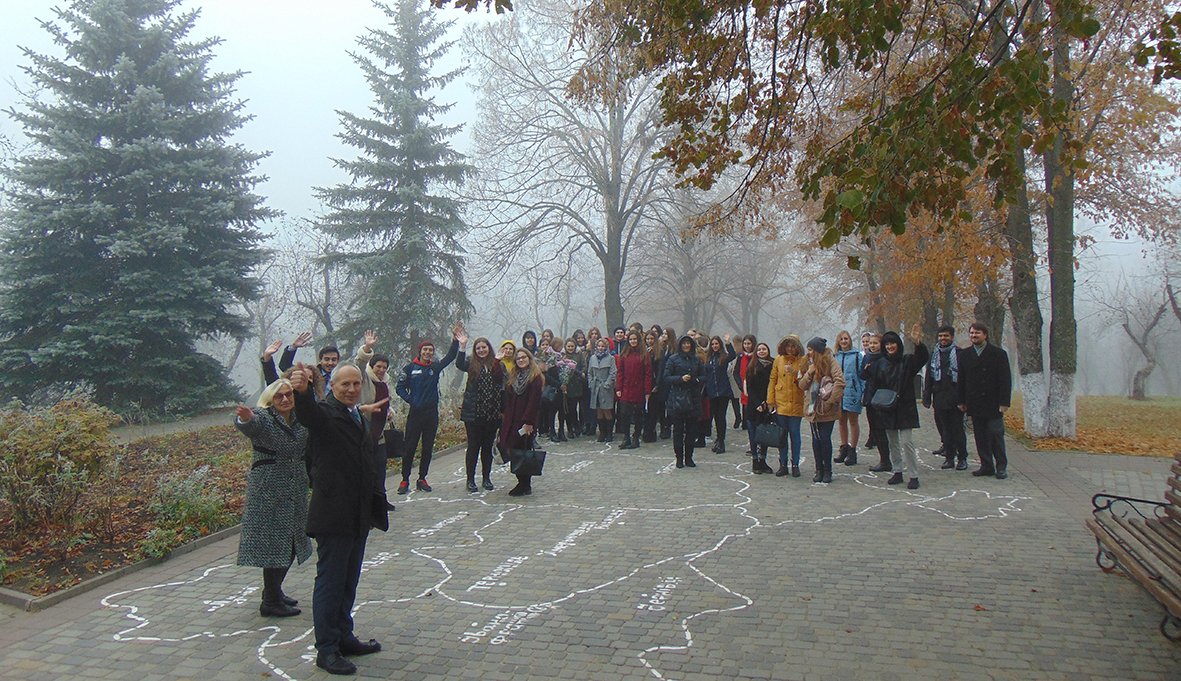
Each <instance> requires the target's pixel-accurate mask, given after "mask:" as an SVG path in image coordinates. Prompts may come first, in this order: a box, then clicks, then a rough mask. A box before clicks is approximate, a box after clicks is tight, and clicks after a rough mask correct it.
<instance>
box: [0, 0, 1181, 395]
mask: <svg viewBox="0 0 1181 681" xmlns="http://www.w3.org/2000/svg"><path fill="white" fill-rule="evenodd" d="M57 4H59V3H57V2H50V1H48V0H24V1H22V2H8V3H4V5H3V7H2V8H0V76H2V78H0V109H4V110H7V109H9V108H12V107H19V106H20V103H21V101H22V95H21V93H22V92H24V91H26V90H27V88H28V82H27V80H26V78H25V75H24V74H23V73H22V72H21V70H20V68H19V67H20V65H21V64H23V63H25V62H26V61H27V60H26V59H25V57H24V56H23V55H22V54H21V52H20V49H19V47H18V46H20V47H26V48H29V49H31V50H33V51H36V52H48V53H55V52H54V45H53V44H52V41H51V40H50V36H49V34H48V33H47V32H46V31H44V30H43V29H42V28H41V27H40V26H39V25H38V24H37V19H52V18H53V15H52V8H53V7H54V6H55V5H57ZM182 7H184V8H195V7H200V9H201V17H200V19H199V20H198V23H197V30H198V31H199V32H200V34H201V35H211V36H219V37H220V38H221V39H223V41H224V42H223V43H222V44H221V45H220V46H218V47H216V48H215V50H214V53H215V55H216V60H215V62H214V66H215V68H216V69H217V70H221V71H236V70H241V71H244V72H245V73H246V75H245V76H244V77H243V78H242V79H241V80H240V81H239V82H238V84H237V93H238V96H239V97H240V98H241V99H244V100H246V101H247V102H248V105H247V110H248V112H249V113H250V114H251V115H252V116H253V117H254V118H253V120H252V121H250V122H249V123H248V124H247V125H246V126H245V127H243V128H242V129H241V130H240V131H239V133H238V135H237V141H239V142H241V143H242V144H243V145H245V146H246V147H247V148H249V149H251V150H256V151H268V152H269V153H270V156H269V157H268V158H266V159H264V160H263V161H262V162H261V164H260V166H259V173H260V174H262V175H265V176H267V178H268V179H267V181H266V182H265V183H264V184H262V185H260V187H259V188H258V191H259V193H261V194H262V195H264V196H265V197H266V198H267V202H268V205H269V206H270V207H272V208H274V209H277V210H279V211H281V212H282V213H283V215H284V217H283V218H282V219H279V220H276V221H274V222H272V223H271V224H268V225H266V226H265V229H266V230H267V231H268V232H270V233H273V234H276V235H279V232H281V231H283V230H285V229H286V227H285V225H289V224H291V221H293V220H298V219H301V218H311V217H314V216H315V215H317V214H318V213H319V211H320V210H321V207H320V206H319V205H318V203H317V201H316V199H315V197H314V196H313V193H312V189H313V188H314V187H327V186H330V185H333V184H335V183H339V182H342V181H346V180H347V178H346V177H345V175H344V174H343V173H342V172H341V171H340V170H338V169H336V168H334V166H333V163H332V161H331V159H332V158H333V157H340V158H351V157H352V156H354V155H355V151H354V150H353V149H351V148H349V147H346V146H345V145H343V144H342V143H341V142H340V141H339V140H338V139H337V138H336V134H337V133H338V131H339V123H338V118H337V114H336V113H335V112H336V110H347V111H353V112H364V111H365V110H366V108H367V107H368V106H369V105H370V103H371V93H370V91H369V90H368V88H367V87H366V84H365V82H364V80H363V78H362V76H361V73H360V72H359V70H358V69H357V68H356V66H355V65H354V64H353V62H352V60H351V59H350V57H349V56H348V51H349V50H352V49H355V46H356V38H357V36H358V35H359V34H360V33H362V32H363V31H364V30H365V29H366V28H367V27H369V26H374V25H378V24H380V23H381V22H382V21H383V16H382V15H381V13H380V12H379V11H377V10H376V9H374V8H373V7H372V5H371V4H370V3H368V2H362V1H360V0H344V1H340V2H335V3H326V2H323V1H322V0H283V1H282V2H280V1H277V0H252V1H250V2H241V1H240V0H209V1H207V2H203V3H194V2H188V3H185V4H184V5H182ZM440 12H441V15H442V16H444V17H446V18H447V19H455V20H457V24H456V26H454V27H453V28H452V31H451V36H452V38H453V39H455V40H457V41H460V40H461V38H462V37H463V31H464V29H465V28H467V27H471V26H480V25H484V24H487V23H489V22H497V21H503V20H504V19H502V18H498V17H495V16H490V15H488V14H487V13H485V12H482V11H481V12H478V13H474V14H470V15H469V14H465V13H463V12H461V11H458V10H442V11H440ZM464 49H465V48H464V45H463V44H462V42H461V43H459V44H457V45H456V46H455V47H453V48H452V50H451V52H450V54H449V55H448V57H447V59H446V61H445V62H444V64H442V65H441V67H440V70H450V69H452V68H456V67H458V66H461V65H473V66H475V64H474V61H473V60H474V57H473V55H472V54H471V53H470V52H466V53H465V51H464ZM474 73H475V71H474V70H473V71H469V72H468V73H466V74H464V75H463V76H461V77H460V78H459V79H457V80H456V81H455V82H454V83H452V84H451V85H450V86H449V87H448V88H447V89H446V90H444V91H443V92H441V93H438V94H437V97H438V99H439V100H440V101H442V102H454V103H456V106H455V107H454V108H453V109H452V110H451V111H449V112H448V113H447V114H446V115H445V116H444V117H443V122H445V123H448V124H452V125H463V126H464V127H463V129H462V130H461V131H460V132H459V134H457V135H456V136H455V137H454V138H453V139H452V144H453V146H454V147H455V148H456V149H457V150H459V151H460V152H462V153H464V154H468V155H470V156H472V157H476V156H478V155H479V153H480V151H481V150H480V149H478V148H477V142H476V140H475V139H474V137H473V128H474V125H475V124H476V123H477V122H478V117H479V115H480V110H479V109H478V96H479V95H478V93H477V92H476V91H475V85H476V80H475V76H474ZM0 135H3V136H4V137H6V138H8V139H9V140H10V141H11V142H12V143H13V144H14V145H15V147H16V149H17V151H18V152H19V150H20V149H21V147H22V145H23V144H24V142H23V137H22V132H21V130H20V128H19V126H18V125H17V124H16V123H14V122H13V121H12V120H11V119H10V118H9V117H8V116H4V117H0ZM485 151H486V150H485ZM465 198H469V199H470V198H472V197H471V196H467V197H465ZM470 210H471V211H472V212H473V215H474V214H475V213H476V212H478V210H479V208H478V206H471V207H470ZM473 222H478V220H477V219H475V218H474V217H473ZM804 227H807V220H806V219H805V218H802V217H798V218H789V219H786V220H785V223H784V225H783V226H782V228H781V238H782V239H789V240H796V241H800V242H801V243H802V242H803V241H805V238H804V237H803V236H802V235H804V234H806V233H807V230H806V229H803V228H804ZM1078 231H1079V232H1080V233H1084V232H1085V233H1090V234H1092V235H1093V236H1095V237H1096V242H1095V243H1094V245H1092V246H1090V247H1089V248H1087V249H1086V250H1085V251H1083V252H1082V253H1080V254H1079V270H1078V282H1079V283H1078V293H1077V296H1076V298H1077V300H1076V304H1077V316H1078V320H1079V372H1078V377H1079V379H1078V388H1079V391H1080V392H1081V393H1090V394H1126V393H1127V392H1128V390H1129V386H1130V382H1131V377H1132V374H1133V373H1134V372H1135V370H1136V369H1137V368H1138V367H1139V366H1141V365H1142V363H1143V359H1142V357H1141V355H1140V353H1139V351H1138V350H1137V349H1136V348H1135V346H1134V345H1133V344H1132V343H1131V342H1130V340H1129V339H1128V338H1127V336H1126V335H1125V333H1124V331H1123V330H1122V328H1121V326H1120V324H1119V322H1118V320H1117V315H1116V314H1115V312H1113V310H1112V303H1113V302H1114V303H1115V307H1117V308H1118V307H1120V306H1121V305H1120V300H1119V299H1120V296H1121V295H1122V294H1121V293H1120V291H1123V292H1125V293H1126V292H1129V291H1145V292H1151V291H1152V290H1154V287H1155V289H1159V285H1160V281H1161V272H1162V271H1163V268H1165V267H1172V268H1173V269H1176V265H1177V263H1176V262H1175V261H1174V259H1173V258H1172V257H1170V256H1167V255H1161V253H1160V252H1159V250H1158V249H1157V247H1156V246H1155V245H1153V244H1147V243H1144V242H1142V241H1139V240H1129V241H1118V240H1115V239H1113V238H1111V237H1110V235H1108V234H1107V233H1106V230H1104V229H1103V227H1102V226H1095V225H1087V224H1085V223H1083V221H1082V219H1081V218H1080V220H1079V225H1078ZM489 234H490V233H489V232H476V233H473V234H472V235H470V236H469V237H468V238H467V241H466V245H467V247H468V250H469V258H468V264H469V269H470V276H469V281H470V282H472V290H471V292H470V293H471V298H472V301H473V304H474V307H475V313H474V315H473V316H472V318H471V319H469V320H467V328H468V330H469V332H470V333H471V335H472V336H473V337H476V336H487V337H489V338H491V339H493V341H494V343H497V342H498V341H499V340H501V339H505V338H508V339H519V338H520V336H521V333H522V331H524V330H525V329H532V330H535V331H538V332H540V331H541V329H542V328H552V329H554V330H555V331H556V332H557V333H559V334H568V333H569V332H571V331H573V330H574V329H575V328H580V329H583V330H585V329H587V328H589V327H590V326H592V325H594V326H599V327H601V328H602V327H605V326H606V324H605V316H604V310H603V287H604V283H603V281H604V279H603V273H602V270H601V268H600V267H599V262H598V261H597V260H595V258H594V257H593V256H592V255H591V254H590V252H589V251H588V250H587V249H575V248H573V247H566V248H563V247H562V246H556V247H555V248H557V251H558V252H557V253H550V252H546V253H544V254H540V252H539V255H544V257H538V258H533V259H530V258H529V257H523V258H521V259H517V260H514V261H513V262H512V267H511V268H510V269H508V270H507V271H502V272H501V273H502V274H504V275H505V276H499V277H490V276H488V271H489V269H490V268H491V269H492V270H494V271H495V270H497V269H498V268H500V264H499V263H498V262H497V259H498V256H497V255H496V244H495V243H494V242H490V236H489ZM279 236H282V235H279ZM489 246H491V248H489ZM280 248H282V246H281V245H280ZM531 248H533V247H531ZM712 248H713V250H711V251H710V253H711V254H712V255H711V256H710V257H714V255H717V254H718V253H720V252H723V251H725V250H727V249H730V248H735V246H734V244H733V242H718V243H717V244H715V245H714V246H713V247H712ZM530 254H531V253H526V254H525V256H529V255H530ZM825 258H826V256H825V254H823V253H816V254H814V255H813V256H811V257H810V261H809V264H804V265H799V264H797V263H795V262H794V261H790V264H789V261H787V260H784V262H785V264H784V266H783V271H782V281H780V282H778V283H775V282H773V283H772V284H771V286H772V287H776V291H777V294H776V295H778V296H779V297H778V298H776V299H775V300H774V302H772V303H769V304H767V305H765V306H763V307H762V310H761V312H760V313H759V314H758V315H757V317H756V318H755V319H754V323H756V324H757V327H758V329H759V336H760V337H761V338H763V339H765V340H771V342H772V345H774V341H775V340H777V339H778V338H780V337H781V336H783V335H785V334H786V333H789V332H790V333H797V334H799V335H801V336H802V337H805V338H806V337H808V336H811V335H820V336H825V337H827V338H829V339H832V338H834V337H835V335H836V332H837V331H838V330H840V329H850V330H854V331H856V330H859V329H862V328H865V327H866V325H867V323H866V321H865V320H864V319H863V318H862V317H863V315H861V314H859V313H858V312H857V311H856V310H845V309H842V307H841V306H839V305H835V304H829V303H827V302H825V301H824V300H823V298H822V297H821V296H818V295H817V292H816V291H815V290H805V289H803V288H802V287H801V286H799V285H798V283H799V281H800V280H807V279H808V278H810V277H814V276H817V275H816V273H817V272H818V271H820V270H819V268H820V266H821V265H822V264H823V261H824V260H825ZM842 260H843V258H842ZM655 267H657V268H658V269H659V267H660V264H659V263H657V264H656V265H655ZM501 269H502V270H503V268H501ZM746 276H748V273H747V272H746V271H745V270H744V269H743V268H742V267H741V266H738V267H737V268H736V269H730V270H729V271H727V272H724V273H723V274H722V276H721V278H720V279H718V280H717V281H718V283H716V284H714V286H716V287H717V290H719V291H720V290H721V288H722V287H723V286H728V284H727V282H729V281H734V280H741V279H742V278H744V277H746ZM842 276H847V277H849V278H851V279H857V278H858V277H860V276H861V275H860V274H859V273H857V272H853V271H847V273H846V274H845V275H842ZM1121 281H1122V282H1125V283H1126V285H1127V288H1125V289H1119V288H1118V286H1117V284H1118V283H1119V282H1121ZM652 286H653V285H652V284H650V283H643V284H640V283H637V280H635V279H634V278H632V279H630V280H629V278H628V277H627V276H625V278H624V286H623V289H624V295H623V302H624V309H625V319H626V320H627V321H640V322H642V323H644V324H645V325H650V324H653V323H660V324H671V325H673V326H675V327H676V328H677V329H678V330H682V331H683V330H684V328H685V325H686V324H687V323H688V324H691V325H693V326H697V327H699V328H701V327H702V326H703V325H704V323H705V322H704V321H703V320H704V319H709V320H711V321H710V325H709V328H703V330H704V331H707V332H709V333H711V334H718V335H721V334H723V333H734V334H739V333H745V332H747V331H749V329H745V328H737V326H738V324H735V323H734V321H732V319H731V318H728V317H727V315H728V314H729V315H730V317H733V316H734V315H733V312H734V309H733V304H732V303H730V302H727V300H728V299H722V298H715V299H714V302H713V303H712V305H713V307H712V308H708V305H707V308H708V309H702V311H701V312H700V313H699V314H700V315H701V316H699V317H698V318H696V319H690V320H686V319H685V318H684V317H683V316H682V315H681V313H680V312H679V311H677V310H676V309H675V307H664V308H661V309H659V310H656V309H655V307H654V306H658V305H661V304H663V303H664V302H667V301H665V300H662V297H661V296H653V295H646V292H651V291H652V290H653V288H652ZM1043 290H1044V289H1043ZM719 295H720V294H719ZM706 298H708V295H707V296H706ZM707 303H708V301H707ZM719 308H725V309H719ZM968 309H969V310H970V305H969V307H968ZM707 315H708V316H707ZM910 321H914V320H906V319H897V320H891V322H894V323H897V324H899V325H902V324H906V323H908V322H910ZM959 321H960V323H959V326H960V335H959V340H960V341H961V343H963V342H966V333H965V332H966V328H965V327H966V324H967V321H966V318H965V317H963V316H961V317H960V320H959ZM305 328H312V329H315V328H316V325H315V322H314V321H313V320H312V319H311V318H310V317H309V316H308V315H307V314H306V313H305V312H301V311H300V310H299V309H296V308H295V307H292V308H291V309H290V310H288V311H287V312H284V313H282V314H280V315H279V316H278V317H277V319H276V321H275V323H274V324H273V326H272V327H271V328H269V329H267V333H266V335H267V337H265V338H263V337H260V338H253V339H250V340H249V341H248V342H247V343H246V345H245V347H244V348H242V349H241V353H240V357H239V359H238V361H237V362H236V363H235V366H234V377H235V379H236V380H237V381H238V383H239V384H240V385H242V386H243V388H244V389H245V390H246V391H247V392H249V391H254V390H256V389H257V388H258V387H259V381H260V378H259V376H258V372H257V361H256V359H255V357H256V351H257V349H258V348H259V347H261V345H263V344H265V342H267V341H269V340H270V339H272V338H285V339H290V338H291V337H292V336H294V334H295V333H296V332H297V331H300V330H303V329H305ZM1178 331H1181V328H1179V326H1178V322H1177V319H1176V318H1175V317H1173V316H1172V314H1171V312H1170V313H1169V314H1166V315H1165V316H1164V318H1163V319H1162V321H1161V323H1160V327H1159V331H1158V333H1156V334H1155V335H1154V336H1153V337H1152V341H1151V342H1152V344H1153V347H1154V348H1156V350H1157V352H1158V357H1157V362H1158V366H1157V369H1156V370H1155V372H1154V373H1153V374H1152V376H1151V378H1150V380H1149V382H1148V392H1149V394H1150V395H1166V394H1167V395H1179V394H1181V369H1178V365H1179V364H1181V344H1178V343H1176V342H1174V339H1176V338H1177V334H1178ZM1006 336H1007V337H1009V338H1011V336H1012V333H1011V331H1010V332H1009V333H1007V334H1006ZM439 340H440V342H441V341H443V340H444V339H439ZM229 345H232V343H219V344H213V345H210V346H209V348H210V352H211V354H214V355H215V356H219V357H229V356H230V352H231V350H230V348H229V347H228V346H229ZM344 350H345V353H346V354H350V353H351V348H345V349H344ZM305 352H308V355H307V356H306V357H302V359H311V358H312V353H311V352H309V351H305ZM394 363H395V365H397V364H399V363H400V360H395V362H394Z"/></svg>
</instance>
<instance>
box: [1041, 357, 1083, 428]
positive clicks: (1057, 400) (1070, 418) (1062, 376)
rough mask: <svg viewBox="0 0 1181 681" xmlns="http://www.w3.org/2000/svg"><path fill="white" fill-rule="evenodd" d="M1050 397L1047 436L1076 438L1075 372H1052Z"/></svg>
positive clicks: (1047, 412)
mask: <svg viewBox="0 0 1181 681" xmlns="http://www.w3.org/2000/svg"><path fill="white" fill-rule="evenodd" d="M1049 397H1050V399H1049V409H1048V410H1047V411H1046V433H1045V436H1046V437H1066V438H1074V437H1075V436H1076V435H1077V434H1078V416H1077V412H1076V410H1075V406H1076V405H1075V402H1076V399H1075V398H1076V395H1075V390H1074V373H1073V372H1072V373H1059V372H1054V371H1052V372H1050V392H1049Z"/></svg>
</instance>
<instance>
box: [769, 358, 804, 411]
mask: <svg viewBox="0 0 1181 681" xmlns="http://www.w3.org/2000/svg"><path fill="white" fill-rule="evenodd" d="M807 366H808V364H807V360H805V359H804V356H803V355H800V356H798V357H788V356H787V355H779V356H778V357H776V358H775V363H774V364H773V365H772V366H771V381H770V382H769V383H768V384H767V404H769V405H770V406H771V408H772V409H774V410H775V413H776V414H779V415H780V416H803V415H804V391H803V390H800V386H799V385H798V384H797V383H796V381H798V380H799V375H800V374H801V373H802V372H803V371H804V369H805V368H807Z"/></svg>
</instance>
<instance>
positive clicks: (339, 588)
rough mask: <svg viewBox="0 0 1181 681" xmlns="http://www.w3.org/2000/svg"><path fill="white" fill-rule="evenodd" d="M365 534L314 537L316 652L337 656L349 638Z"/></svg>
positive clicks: (350, 636) (350, 637)
mask: <svg viewBox="0 0 1181 681" xmlns="http://www.w3.org/2000/svg"><path fill="white" fill-rule="evenodd" d="M368 536H369V535H368V532H366V533H365V534H363V535H361V536H359V537H353V536H348V535H336V534H330V535H323V534H322V535H319V536H317V537H316V585H315V588H314V589H313V590H312V624H313V626H314V627H315V631H316V651H317V652H319V653H322V654H328V653H332V652H340V645H341V643H342V642H344V641H349V640H352V639H353V638H355V636H354V634H353V614H352V613H353V602H354V601H356V600H357V582H359V581H360V579H361V559H362V558H363V557H364V555H365V540H366V539H368Z"/></svg>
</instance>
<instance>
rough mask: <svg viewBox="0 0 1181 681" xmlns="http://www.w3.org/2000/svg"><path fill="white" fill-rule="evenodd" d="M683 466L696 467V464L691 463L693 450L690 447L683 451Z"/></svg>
mask: <svg viewBox="0 0 1181 681" xmlns="http://www.w3.org/2000/svg"><path fill="white" fill-rule="evenodd" d="M685 467H686V468H697V464H695V463H693V450H692V449H690V450H689V451H687V452H685Z"/></svg>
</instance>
